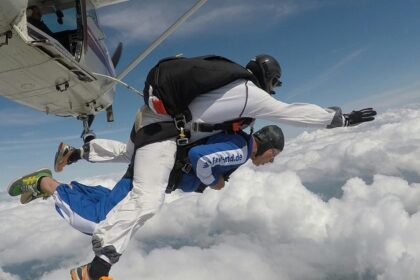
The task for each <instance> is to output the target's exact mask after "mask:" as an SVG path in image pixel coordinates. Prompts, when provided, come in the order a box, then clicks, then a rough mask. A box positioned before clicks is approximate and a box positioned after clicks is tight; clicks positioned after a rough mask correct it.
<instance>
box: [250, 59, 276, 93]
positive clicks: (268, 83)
mask: <svg viewBox="0 0 420 280" xmlns="http://www.w3.org/2000/svg"><path fill="white" fill-rule="evenodd" d="M246 68H247V69H249V70H251V72H252V73H253V74H254V75H255V77H256V78H257V79H258V82H259V83H260V87H261V88H262V89H263V90H265V91H266V92H268V93H269V94H275V93H276V92H274V91H273V88H275V87H279V86H281V82H280V77H281V68H280V64H279V63H278V62H277V60H276V59H275V58H274V57H272V56H271V55H268V54H260V55H257V56H256V57H254V58H253V59H251V60H250V61H249V62H248V64H247V65H246Z"/></svg>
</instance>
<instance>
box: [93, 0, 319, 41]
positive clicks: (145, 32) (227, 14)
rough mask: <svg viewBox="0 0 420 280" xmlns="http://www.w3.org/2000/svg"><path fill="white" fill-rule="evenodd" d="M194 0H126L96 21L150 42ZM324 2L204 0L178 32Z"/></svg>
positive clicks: (275, 16)
mask: <svg viewBox="0 0 420 280" xmlns="http://www.w3.org/2000/svg"><path fill="white" fill-rule="evenodd" d="M194 3H195V1H193V0H191V1H184V2H183V3H182V5H180V3H176V4H174V2H173V1H159V2H154V1H149V2H147V1H146V2H144V1H130V2H128V3H127V4H126V5H120V6H119V9H115V7H110V8H108V9H104V10H101V11H100V22H101V25H102V26H104V27H108V28H111V29H114V30H118V31H119V32H120V34H122V37H123V38H120V39H121V40H124V42H132V41H138V40H140V41H146V42H148V41H150V40H152V39H154V38H155V37H157V36H158V35H160V34H161V33H162V32H163V31H164V30H165V29H166V28H168V27H169V26H170V25H171V24H172V23H173V22H174V21H175V20H176V19H177V18H178V17H180V16H181V15H182V14H183V13H185V12H186V11H187V10H188V9H189V8H190V7H191V6H192V5H193V4H194ZM322 5H325V2H324V3H322V1H308V0H299V1H296V0H294V1H291V0H282V1H274V0H266V1H263V2H261V3H258V5H255V1H253V0H228V1H226V0H224V1H220V0H216V1H208V2H207V3H206V4H205V5H204V7H202V8H201V10H200V11H199V12H198V13H197V14H196V15H194V16H193V17H192V18H191V19H190V20H189V23H188V24H187V25H185V26H183V27H182V28H180V30H179V31H177V34H178V35H184V36H185V35H186V34H196V33H199V32H203V31H206V32H213V31H214V30H216V32H217V30H220V28H222V29H223V30H225V29H226V28H229V26H238V25H242V26H243V25H244V24H245V25H247V24H248V25H250V24H251V23H250V21H249V19H250V18H252V19H254V20H253V21H252V24H256V22H255V19H257V18H259V16H260V15H262V16H263V18H264V20H265V24H266V23H267V22H266V20H267V19H270V21H277V20H283V19H284V18H286V17H289V16H291V15H295V14H299V13H301V12H305V11H308V10H312V9H316V8H318V7H320V6H322Z"/></svg>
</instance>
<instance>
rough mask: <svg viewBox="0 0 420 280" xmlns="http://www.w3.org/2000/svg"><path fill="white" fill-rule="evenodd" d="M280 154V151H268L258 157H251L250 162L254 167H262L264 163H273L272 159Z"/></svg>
mask: <svg viewBox="0 0 420 280" xmlns="http://www.w3.org/2000/svg"><path fill="white" fill-rule="evenodd" d="M278 154H280V151H279V150H277V149H274V148H272V149H268V150H267V151H265V152H264V153H262V154H261V155H259V156H255V155H252V156H251V160H252V163H253V164H254V165H256V166H260V165H264V164H266V163H271V162H274V158H275V157H276V156H277V155H278Z"/></svg>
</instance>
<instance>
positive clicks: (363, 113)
mask: <svg viewBox="0 0 420 280" xmlns="http://www.w3.org/2000/svg"><path fill="white" fill-rule="evenodd" d="M343 116H344V119H345V122H344V126H353V125H358V124H361V123H362V122H370V121H373V120H374V119H375V118H374V117H373V116H376V111H375V110H373V109H372V108H365V109H362V110H359V111H352V112H351V113H350V114H343Z"/></svg>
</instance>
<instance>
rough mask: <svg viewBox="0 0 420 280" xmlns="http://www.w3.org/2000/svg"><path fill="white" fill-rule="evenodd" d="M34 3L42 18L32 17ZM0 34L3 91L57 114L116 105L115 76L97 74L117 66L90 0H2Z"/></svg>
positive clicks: (91, 111) (0, 91) (92, 111)
mask: <svg viewBox="0 0 420 280" xmlns="http://www.w3.org/2000/svg"><path fill="white" fill-rule="evenodd" d="M33 6H36V8H39V9H41V10H42V13H43V15H42V19H41V20H40V21H41V22H42V23H40V21H38V20H34V19H33V18H31V15H32V13H34V14H35V12H33V11H32V9H33ZM28 7H29V9H27V8H28ZM31 8H32V9H31ZM1 11H7V13H5V12H1ZM57 11H60V12H61V13H62V17H61V21H62V22H61V23H60V20H59V18H60V14H59V13H58V12H57ZM28 13H29V14H28ZM45 26H46V27H45ZM1 35H3V36H1ZM0 36H1V37H0V44H2V43H3V45H2V46H1V47H0V96H4V97H6V98H9V99H11V100H14V101H16V102H18V103H21V104H23V105H26V106H29V107H32V108H34V109H36V110H39V111H42V112H46V113H49V114H55V115H58V116H75V117H80V116H87V115H94V114H96V112H99V111H103V110H105V109H107V108H108V107H110V106H111V105H112V102H113V97H114V89H113V88H112V87H111V89H110V90H108V91H105V89H107V88H109V84H110V83H111V82H110V81H109V80H107V79H104V78H101V77H98V76H95V74H94V73H100V74H103V75H108V76H115V70H114V66H113V64H112V61H111V59H110V55H109V53H108V50H107V48H106V46H105V44H104V35H103V33H102V31H101V29H100V27H99V24H98V19H97V17H96V14H95V6H94V5H93V3H92V2H91V0H60V1H58V0H56V1H39V0H38V1H37V0H29V3H28V1H27V0H2V1H0Z"/></svg>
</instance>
